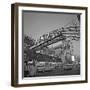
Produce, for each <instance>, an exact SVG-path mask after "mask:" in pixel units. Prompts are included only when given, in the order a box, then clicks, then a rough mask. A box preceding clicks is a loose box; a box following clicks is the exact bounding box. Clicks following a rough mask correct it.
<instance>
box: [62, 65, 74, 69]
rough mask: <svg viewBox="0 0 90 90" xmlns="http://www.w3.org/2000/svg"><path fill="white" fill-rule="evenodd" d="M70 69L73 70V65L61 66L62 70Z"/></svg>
mask: <svg viewBox="0 0 90 90" xmlns="http://www.w3.org/2000/svg"><path fill="white" fill-rule="evenodd" d="M72 68H73V64H64V65H63V69H64V70H72Z"/></svg>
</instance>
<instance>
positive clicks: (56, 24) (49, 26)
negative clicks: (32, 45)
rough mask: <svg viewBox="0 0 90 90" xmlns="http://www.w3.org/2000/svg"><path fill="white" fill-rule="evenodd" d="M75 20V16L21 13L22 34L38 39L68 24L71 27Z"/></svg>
mask: <svg viewBox="0 0 90 90" xmlns="http://www.w3.org/2000/svg"><path fill="white" fill-rule="evenodd" d="M76 19H77V15H76V14H67V13H47V12H31V11H23V30H24V34H26V35H28V36H31V37H32V38H34V39H38V38H39V37H40V36H41V35H43V34H45V33H48V32H50V31H53V30H55V29H58V28H60V27H64V26H65V25H67V24H68V23H69V25H71V24H72V21H74V20H76Z"/></svg>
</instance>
